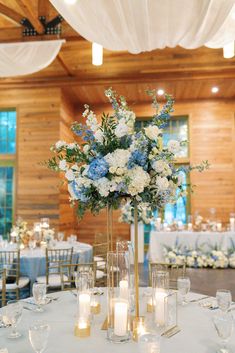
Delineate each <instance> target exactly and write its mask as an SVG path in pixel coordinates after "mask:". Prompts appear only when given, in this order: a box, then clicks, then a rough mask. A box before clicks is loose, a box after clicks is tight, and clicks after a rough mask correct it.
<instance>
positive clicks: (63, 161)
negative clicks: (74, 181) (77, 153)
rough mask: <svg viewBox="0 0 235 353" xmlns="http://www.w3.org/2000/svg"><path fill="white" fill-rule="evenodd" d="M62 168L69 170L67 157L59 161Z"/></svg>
mask: <svg viewBox="0 0 235 353" xmlns="http://www.w3.org/2000/svg"><path fill="white" fill-rule="evenodd" d="M59 168H60V170H67V163H66V160H65V159H62V160H61V161H60V163H59Z"/></svg>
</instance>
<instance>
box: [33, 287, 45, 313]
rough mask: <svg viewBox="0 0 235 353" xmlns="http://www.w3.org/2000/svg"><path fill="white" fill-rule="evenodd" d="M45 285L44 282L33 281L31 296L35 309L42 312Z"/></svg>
mask: <svg viewBox="0 0 235 353" xmlns="http://www.w3.org/2000/svg"><path fill="white" fill-rule="evenodd" d="M46 291H47V286H46V284H44V283H34V284H33V298H34V301H35V304H37V307H36V310H35V311H38V312H42V311H43V308H42V305H43V304H44V303H45V299H46Z"/></svg>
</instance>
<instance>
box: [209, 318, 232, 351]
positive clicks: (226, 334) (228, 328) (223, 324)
mask: <svg viewBox="0 0 235 353" xmlns="http://www.w3.org/2000/svg"><path fill="white" fill-rule="evenodd" d="M213 323H214V326H215V329H216V332H217V334H218V336H219V338H220V339H221V348H220V349H219V350H218V351H217V352H218V353H229V352H230V351H229V349H228V347H227V343H228V340H229V338H230V337H231V335H232V331H233V317H232V315H231V313H228V312H223V311H222V312H220V313H218V314H217V315H215V316H214V317H213Z"/></svg>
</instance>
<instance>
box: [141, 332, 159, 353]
mask: <svg viewBox="0 0 235 353" xmlns="http://www.w3.org/2000/svg"><path fill="white" fill-rule="evenodd" d="M138 346H139V353H148V352H149V353H160V336H159V335H156V334H152V333H144V334H143V335H141V336H140V338H139V344H138Z"/></svg>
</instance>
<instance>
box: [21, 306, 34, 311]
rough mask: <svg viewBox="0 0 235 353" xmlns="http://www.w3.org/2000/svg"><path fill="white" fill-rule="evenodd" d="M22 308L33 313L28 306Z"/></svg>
mask: <svg viewBox="0 0 235 353" xmlns="http://www.w3.org/2000/svg"><path fill="white" fill-rule="evenodd" d="M23 308H24V309H26V310H29V311H35V310H34V309H32V308H29V307H28V306H23Z"/></svg>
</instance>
